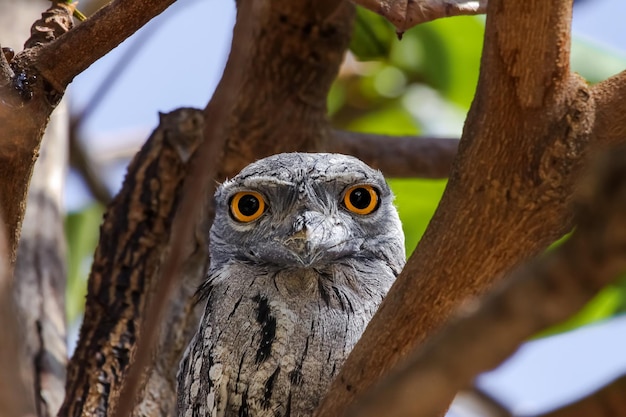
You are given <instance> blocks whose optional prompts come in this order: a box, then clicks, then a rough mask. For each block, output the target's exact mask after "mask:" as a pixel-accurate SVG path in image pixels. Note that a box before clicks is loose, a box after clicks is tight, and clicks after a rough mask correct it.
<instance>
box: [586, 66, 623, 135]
mask: <svg viewBox="0 0 626 417" xmlns="http://www.w3.org/2000/svg"><path fill="white" fill-rule="evenodd" d="M591 91H592V92H593V95H594V98H595V101H596V103H597V107H596V121H595V126H594V130H593V135H594V138H595V140H596V141H597V142H598V143H599V144H601V145H605V146H606V145H615V144H618V143H624V141H626V71H623V72H621V73H619V74H617V75H615V76H613V77H611V78H609V79H608V80H604V81H602V82H601V83H598V84H596V85H595V86H593V88H592V90H591Z"/></svg>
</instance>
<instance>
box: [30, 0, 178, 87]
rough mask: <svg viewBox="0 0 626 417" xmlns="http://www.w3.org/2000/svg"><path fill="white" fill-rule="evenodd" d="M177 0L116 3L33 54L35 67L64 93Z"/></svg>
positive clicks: (117, 1) (134, 0)
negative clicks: (88, 70) (77, 79)
mask: <svg viewBox="0 0 626 417" xmlns="http://www.w3.org/2000/svg"><path fill="white" fill-rule="evenodd" d="M174 1H175V0H153V1H150V2H146V1H143V0H132V1H128V0H114V1H112V2H110V3H109V4H107V5H106V6H104V7H103V8H101V9H100V10H98V11H97V12H96V13H95V14H94V15H93V16H91V17H89V19H87V20H86V21H84V22H82V23H81V24H80V25H78V26H77V27H76V28H75V29H74V30H72V31H70V32H68V33H66V34H64V35H63V36H62V37H60V38H59V39H57V40H56V41H54V42H52V43H49V44H46V45H45V46H43V47H42V48H40V49H37V50H35V51H33V53H34V56H33V57H32V58H31V59H33V61H34V62H33V66H34V67H35V68H36V69H37V70H38V71H39V73H40V74H41V75H42V76H43V77H44V78H45V79H46V80H47V81H48V82H49V83H50V84H51V85H52V86H53V87H54V88H55V89H56V91H58V92H63V91H64V90H65V87H67V85H68V84H69V83H70V82H71V81H72V80H73V79H74V77H75V76H76V75H78V74H80V73H81V72H83V71H84V70H85V69H87V67H89V66H90V65H91V64H93V63H94V62H95V61H97V60H98V59H100V58H101V57H102V56H104V55H105V54H106V53H108V52H109V51H110V50H111V49H113V48H115V47H116V46H117V45H119V44H120V43H121V42H122V41H123V40H125V39H126V38H128V37H129V36H130V35H132V34H133V33H135V32H136V31H137V30H138V29H139V28H141V27H142V26H143V25H145V24H146V23H147V22H148V21H149V20H150V19H152V18H153V17H155V16H157V15H158V14H160V13H161V12H163V11H164V10H165V9H166V8H167V7H168V6H170V5H171V4H172V3H174Z"/></svg>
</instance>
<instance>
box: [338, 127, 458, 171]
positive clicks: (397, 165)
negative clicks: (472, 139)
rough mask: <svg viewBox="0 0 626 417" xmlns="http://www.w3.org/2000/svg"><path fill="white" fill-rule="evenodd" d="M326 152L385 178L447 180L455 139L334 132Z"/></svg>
mask: <svg viewBox="0 0 626 417" xmlns="http://www.w3.org/2000/svg"><path fill="white" fill-rule="evenodd" d="M332 134H333V140H331V141H329V143H328V148H327V151H328V152H336V153H343V154H348V155H353V156H356V157H357V158H359V159H361V160H363V161H364V162H366V163H367V164H368V165H370V166H371V167H373V168H376V169H380V170H381V171H382V172H383V174H385V176H386V177H398V178H402V177H420V178H447V177H448V175H449V174H450V168H451V167H452V161H453V160H454V157H455V156H456V153H457V148H458V145H459V140H458V139H448V138H431V137H411V136H384V135H373V134H368V133H357V132H346V131H341V130H334V131H333V132H332Z"/></svg>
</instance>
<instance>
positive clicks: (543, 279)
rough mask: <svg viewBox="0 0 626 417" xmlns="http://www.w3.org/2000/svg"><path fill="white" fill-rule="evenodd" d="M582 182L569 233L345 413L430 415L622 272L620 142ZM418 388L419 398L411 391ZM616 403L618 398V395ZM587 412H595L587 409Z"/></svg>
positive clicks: (624, 224)
mask: <svg viewBox="0 0 626 417" xmlns="http://www.w3.org/2000/svg"><path fill="white" fill-rule="evenodd" d="M595 171H596V172H595V174H594V175H593V176H592V177H593V178H592V179H591V180H587V182H586V183H585V184H584V185H583V187H582V191H583V192H582V196H581V200H580V202H579V205H580V209H579V214H578V217H577V222H576V223H577V226H578V227H577V229H576V232H575V233H574V234H573V235H572V236H571V237H570V239H568V240H567V241H566V242H565V243H563V244H562V245H561V246H560V247H558V248H557V249H555V250H554V251H552V252H550V253H549V254H547V255H544V256H541V257H539V258H537V259H535V260H533V261H531V262H528V263H527V264H526V265H524V266H522V267H520V268H518V269H517V270H516V271H515V272H513V273H512V274H511V276H510V278H509V279H507V280H506V282H504V283H503V284H504V285H501V286H500V287H499V288H498V289H497V290H496V291H494V292H493V293H492V294H490V296H489V297H487V298H486V299H485V300H484V301H483V302H482V303H480V305H478V306H475V305H471V304H470V305H468V306H466V310H467V311H466V313H465V314H466V316H465V317H460V318H457V319H455V320H453V321H452V322H451V323H450V324H449V325H447V326H446V328H445V329H444V330H443V331H442V332H441V333H440V334H439V335H437V336H436V337H434V338H432V339H431V340H429V341H428V343H427V344H426V345H424V346H423V348H422V349H420V350H418V351H417V352H416V353H415V354H414V355H412V357H411V358H410V359H409V360H407V361H405V362H404V363H403V364H402V365H401V366H400V367H399V369H398V370H397V371H396V372H394V373H393V374H391V375H390V376H389V377H388V378H386V379H385V381H383V382H382V383H381V384H380V385H379V386H378V389H375V390H374V391H372V392H371V393H369V394H365V395H363V396H362V397H361V400H360V401H359V402H358V404H357V406H356V407H355V408H354V409H353V410H352V412H351V413H350V414H349V415H350V416H354V417H357V416H358V417H374V416H380V415H383V414H384V415H385V416H388V417H401V416H402V417H408V416H431V415H437V414H438V413H442V412H444V411H445V409H446V408H447V406H448V405H449V403H450V401H451V400H452V398H453V397H454V395H455V394H456V392H457V391H458V390H459V389H461V388H462V387H464V386H467V385H469V384H470V383H471V381H472V379H473V378H474V377H475V376H476V375H478V374H479V373H480V372H483V371H486V370H489V369H492V368H494V367H495V366H497V365H498V364H499V363H501V362H502V361H503V360H504V359H506V358H507V357H508V356H509V355H511V354H512V353H513V352H514V351H515V350H516V349H517V348H518V346H519V345H520V344H521V343H522V342H524V341H525V340H526V339H527V338H529V337H531V336H532V335H533V334H536V333H537V332H539V331H540V330H543V329H545V328H547V327H549V326H551V325H554V324H557V323H559V322H561V321H563V320H565V319H566V318H568V317H569V316H571V315H572V314H574V313H575V312H576V311H578V310H579V309H580V308H582V307H583V306H584V305H585V303H587V302H588V301H589V300H590V299H591V298H592V297H593V296H594V295H595V294H596V293H597V292H598V291H599V290H600V289H601V288H602V287H604V286H605V285H607V284H609V283H610V282H611V281H612V280H614V279H615V278H617V277H618V276H619V274H620V273H622V272H624V271H625V270H626V251H625V250H624V249H625V248H626V147H623V148H621V149H619V150H616V151H613V152H612V153H611V154H609V155H605V156H604V158H602V160H601V161H598V164H597V166H596V170H595ZM415 393H419V396H420V397H419V398H416V397H415ZM622 404H623V405H626V402H624V401H622ZM587 415H595V414H593V413H592V414H587Z"/></svg>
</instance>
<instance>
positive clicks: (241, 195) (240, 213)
mask: <svg viewBox="0 0 626 417" xmlns="http://www.w3.org/2000/svg"><path fill="white" fill-rule="evenodd" d="M264 212H265V200H264V199H263V196H261V194H259V193H257V192H256V191H240V192H238V193H237V194H235V195H234V196H233V198H231V199H230V215H231V216H232V217H233V219H235V220H237V221H239V222H242V223H250V222H251V221H254V220H256V219H258V218H259V217H261V214H263V213H264Z"/></svg>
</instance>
